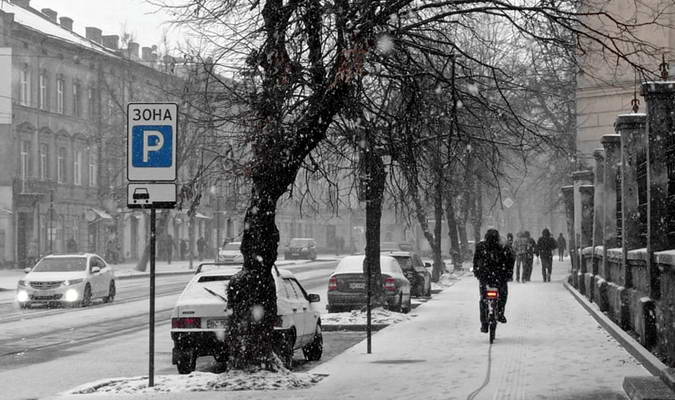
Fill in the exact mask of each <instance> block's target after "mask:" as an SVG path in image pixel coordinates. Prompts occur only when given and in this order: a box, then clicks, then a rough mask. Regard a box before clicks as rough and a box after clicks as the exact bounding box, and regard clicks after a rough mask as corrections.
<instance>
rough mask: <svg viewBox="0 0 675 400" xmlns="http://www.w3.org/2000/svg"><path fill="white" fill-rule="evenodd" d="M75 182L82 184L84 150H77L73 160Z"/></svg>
mask: <svg viewBox="0 0 675 400" xmlns="http://www.w3.org/2000/svg"><path fill="white" fill-rule="evenodd" d="M73 183H74V184H76V185H81V184H82V152H81V151H80V150H77V151H76V152H75V157H74V160H73Z"/></svg>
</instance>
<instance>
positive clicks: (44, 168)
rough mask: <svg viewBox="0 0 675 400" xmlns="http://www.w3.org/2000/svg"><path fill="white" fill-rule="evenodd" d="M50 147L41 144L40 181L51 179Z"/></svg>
mask: <svg viewBox="0 0 675 400" xmlns="http://www.w3.org/2000/svg"><path fill="white" fill-rule="evenodd" d="M48 171H49V145H48V144H46V143H42V144H40V180H43V181H46V180H47V179H48V178H49V172H48Z"/></svg>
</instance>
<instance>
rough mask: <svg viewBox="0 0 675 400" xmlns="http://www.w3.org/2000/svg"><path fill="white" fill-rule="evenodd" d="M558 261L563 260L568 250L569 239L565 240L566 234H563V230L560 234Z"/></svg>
mask: <svg viewBox="0 0 675 400" xmlns="http://www.w3.org/2000/svg"><path fill="white" fill-rule="evenodd" d="M557 244H558V261H562V260H563V257H565V250H567V241H566V240H565V236H563V234H562V232H560V235H558V243H557Z"/></svg>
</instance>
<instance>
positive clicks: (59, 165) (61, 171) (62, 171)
mask: <svg viewBox="0 0 675 400" xmlns="http://www.w3.org/2000/svg"><path fill="white" fill-rule="evenodd" d="M56 181H57V182H58V183H64V182H65V181H66V148H65V147H60V148H59V154H58V155H57V158H56Z"/></svg>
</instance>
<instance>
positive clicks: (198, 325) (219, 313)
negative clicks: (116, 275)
mask: <svg viewBox="0 0 675 400" xmlns="http://www.w3.org/2000/svg"><path fill="white" fill-rule="evenodd" d="M238 271H240V268H236V267H231V268H226V267H224V268H220V269H217V270H210V271H205V272H202V273H199V274H196V275H195V276H194V277H193V278H192V280H190V282H188V284H187V286H186V287H185V289H184V290H183V293H182V294H181V295H180V297H179V298H178V301H177V302H176V305H175V307H174V309H173V313H172V316H171V339H172V340H173V343H174V347H173V352H172V361H171V362H172V364H174V365H176V367H177V369H178V372H179V373H181V374H189V373H190V372H192V371H194V370H195V366H196V362H197V357H200V356H208V355H211V356H213V357H214V358H215V359H216V361H219V362H220V361H225V360H226V359H227V343H228V340H227V331H228V323H229V318H230V316H231V315H232V311H231V310H230V309H229V308H228V307H227V286H228V284H229V280H230V278H231V277H232V275H234V274H236V273H237V272H238ZM272 275H273V276H274V283H275V285H276V289H277V291H276V292H277V315H278V318H277V324H276V326H275V327H274V329H275V341H276V343H275V349H276V352H277V355H279V357H280V358H281V359H282V361H283V362H284V364H285V365H286V367H289V368H290V367H291V366H292V363H293V353H294V351H295V350H296V349H302V351H303V353H304V355H305V358H306V359H307V360H309V361H316V360H319V359H321V355H322V354H323V337H322V335H321V320H320V311H319V309H318V307H317V306H316V303H318V302H319V301H320V299H319V295H318V294H307V292H305V289H303V287H302V286H301V285H300V283H299V282H298V281H297V279H295V277H294V276H293V274H292V273H291V272H289V271H287V270H283V269H279V270H277V269H276V268H275V269H274V270H273V271H272Z"/></svg>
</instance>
